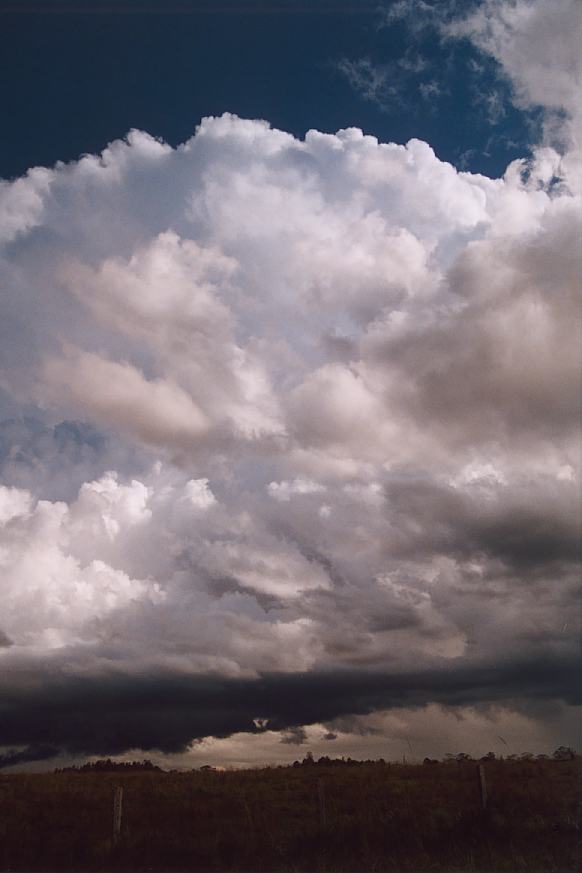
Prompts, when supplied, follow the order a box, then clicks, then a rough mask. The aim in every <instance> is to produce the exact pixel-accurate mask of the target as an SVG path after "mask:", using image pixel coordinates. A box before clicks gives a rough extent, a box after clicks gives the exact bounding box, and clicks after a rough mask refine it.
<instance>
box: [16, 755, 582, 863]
mask: <svg viewBox="0 0 582 873" xmlns="http://www.w3.org/2000/svg"><path fill="white" fill-rule="evenodd" d="M485 772H486V781H487V790H488V805H487V809H486V810H485V811H483V810H482V808H481V796H480V789H479V781H478V775H477V766H476V764H475V763H473V762H471V763H438V764H437V763H432V764H428V765H427V764H425V765H403V764H385V763H380V762H377V763H363V764H352V765H346V764H341V763H331V764H327V765H325V766H322V765H318V764H312V765H310V766H305V765H303V766H300V767H280V768H272V769H262V770H246V771H234V772H217V771H193V772H188V773H176V772H172V773H164V772H139V771H136V772H113V773H107V772H104V773H100V772H90V771H89V772H60V773H51V774H13V775H7V774H4V775H0V871H2V873H4V871H29V873H33V871H51V873H53V871H54V873H56V871H59V873H60V871H75V873H81V871H106V870H107V871H109V870H115V871H117V870H119V871H122V870H123V871H125V870H127V871H148V870H149V871H181V873H185V871H201V873H202V871H204V873H214V871H217V873H223V871H224V873H226V871H232V873H234V871H237V873H274V871H277V873H315V871H318V873H336V871H337V873H344V871H351V873H368V871H369V873H372V871H375V873H381V871H411V873H424V871H427V873H428V871H463V873H465V871H467V873H468V871H479V873H481V871H483V873H497V871H499V873H502V871H536V873H537V871H539V873H570V871H572V873H573V871H577V870H578V869H579V868H580V861H581V860H582V852H581V842H580V840H581V836H582V834H581V830H580V824H581V822H580V812H581V802H580V792H581V789H582V759H580V758H577V759H575V760H573V761H562V762H555V761H547V762H546V761H544V762H538V761H535V762H523V761H492V762H487V764H486V765H485ZM117 786H123V816H122V824H121V834H120V838H119V840H118V841H117V844H116V845H112V829H113V795H114V791H115V788H116V787H117Z"/></svg>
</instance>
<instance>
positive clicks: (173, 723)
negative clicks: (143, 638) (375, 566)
mask: <svg viewBox="0 0 582 873" xmlns="http://www.w3.org/2000/svg"><path fill="white" fill-rule="evenodd" d="M36 678H38V677H36ZM15 679H16V677H13V684H12V685H11V687H9V688H5V689H4V691H3V695H2V718H1V720H0V745H3V746H5V747H11V746H12V747H13V746H16V745H18V746H22V745H24V744H26V746H27V748H25V749H24V750H22V751H17V752H9V753H7V754H5V755H4V756H2V757H0V766H10V765H13V764H17V763H23V762H24V761H34V760H43V759H47V758H52V757H55V756H56V755H57V754H59V753H63V754H84V755H91V754H94V755H115V754H121V753H123V752H127V751H129V750H131V749H142V750H159V751H162V752H166V753H176V752H182V751H184V750H185V749H186V748H187V747H188V745H189V744H190V743H191V742H192V741H194V740H196V739H200V738H202V737H205V736H210V735H212V736H215V737H227V736H230V735H231V734H233V733H237V732H241V731H244V732H250V733H259V732H261V731H262V730H265V729H266V728H268V729H271V730H287V731H290V732H293V729H297V728H299V727H300V726H301V725H305V724H312V723H325V722H329V721H331V720H333V719H334V718H338V717H341V716H346V715H350V714H357V715H365V714H368V713H371V712H374V711H377V710H381V709H390V708H394V707H401V706H406V707H411V708H418V707H422V706H425V705H427V704H428V703H440V704H444V705H448V706H452V707H462V706H467V705H474V704H479V705H487V704H495V703H503V704H508V703H509V704H510V705H515V706H520V705H521V706H525V707H526V708H530V709H535V707H536V705H539V704H547V703H549V702H550V701H561V702H564V703H567V704H570V705H576V704H580V703H582V686H581V683H580V677H579V674H578V669H577V665H576V663H575V662H574V661H566V660H560V659H549V658H544V659H543V660H542V659H540V660H539V661H529V662H523V663H511V664H507V665H505V666H495V667H492V666H475V667H471V666H468V665H467V664H465V665H464V666H457V667H454V666H451V667H450V669H448V670H446V669H444V670H443V669H441V670H438V672H437V671H434V670H433V671H431V670H427V671H423V672H417V673H406V674H399V675H390V674H388V673H380V672H364V671H334V672H321V673H316V672H312V673H306V674H270V675H263V676H262V677H260V678H258V679H227V678H220V677H210V676H206V677H201V676H176V675H167V674H160V675H157V676H148V677H139V678H136V677H127V676H122V675H115V676H108V677H100V678H85V679H80V678H62V677H57V676H46V677H45V679H44V681H43V683H42V686H40V687H38V688H37V690H35V692H34V693H31V690H30V687H28V688H27V687H26V686H27V682H26V679H25V677H24V676H21V677H20V680H21V681H20V682H17V681H14V680H15ZM525 701H527V703H525ZM255 720H257V723H255ZM257 724H259V726H257Z"/></svg>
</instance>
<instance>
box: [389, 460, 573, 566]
mask: <svg viewBox="0 0 582 873" xmlns="http://www.w3.org/2000/svg"><path fill="white" fill-rule="evenodd" d="M386 495H387V500H388V506H389V511H390V512H391V513H394V514H395V515H396V517H397V519H398V524H397V526H396V531H395V533H394V535H393V538H392V539H391V540H390V548H391V549H392V551H393V552H394V551H395V550H396V551H397V552H399V553H400V554H401V555H406V554H411V555H419V554H420V553H421V552H425V553H427V554H431V553H441V554H445V555H450V556H455V557H468V556H471V555H475V554H480V553H481V554H486V555H487V556H489V557H492V558H498V559H500V560H501V561H503V562H504V563H507V564H509V565H512V566H515V567H522V568H524V569H525V568H528V567H533V566H538V567H539V566H540V565H541V566H543V565H545V564H548V563H552V562H557V563H562V562H563V563H569V562H575V561H577V560H579V558H580V545H581V541H580V524H579V521H580V502H579V498H578V494H577V491H576V489H575V488H573V487H572V485H571V483H566V484H564V483H559V482H555V481H554V482H551V481H548V480H547V479H544V478H543V477H538V480H537V482H535V483H531V482H526V483H525V484H524V485H523V486H522V487H515V488H514V489H512V490H511V492H510V493H509V494H507V493H506V491H505V489H504V488H499V487H496V483H493V491H492V493H490V494H484V493H483V490H482V489H476V490H475V491H474V492H473V493H467V491H466V490H462V489H458V488H455V487H452V486H451V485H446V484H443V483H439V482H437V481H434V480H431V479H430V478H428V477H427V478H421V477H420V476H418V477H416V476H414V477H412V476H411V477H403V478H400V479H394V480H392V481H391V482H389V483H388V484H387V486H386Z"/></svg>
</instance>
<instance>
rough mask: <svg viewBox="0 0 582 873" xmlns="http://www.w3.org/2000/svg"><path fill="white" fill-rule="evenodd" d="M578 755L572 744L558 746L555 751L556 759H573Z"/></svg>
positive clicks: (554, 757)
mask: <svg viewBox="0 0 582 873" xmlns="http://www.w3.org/2000/svg"><path fill="white" fill-rule="evenodd" d="M575 757H576V752H575V751H574V749H572V748H570V746H558V748H557V749H556V751H555V752H554V753H553V755H552V758H553V759H554V761H573V760H574V758H575Z"/></svg>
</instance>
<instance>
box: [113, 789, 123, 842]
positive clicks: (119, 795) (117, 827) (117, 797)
mask: <svg viewBox="0 0 582 873" xmlns="http://www.w3.org/2000/svg"><path fill="white" fill-rule="evenodd" d="M122 814H123V787H122V786H121V785H116V787H115V789H114V791H113V845H114V846H116V845H117V843H118V842H119V839H120V837H121V817H122Z"/></svg>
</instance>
